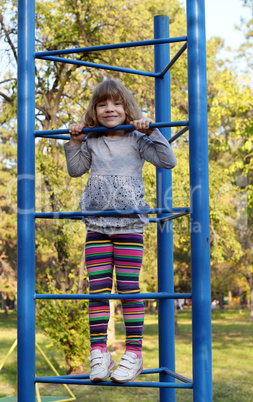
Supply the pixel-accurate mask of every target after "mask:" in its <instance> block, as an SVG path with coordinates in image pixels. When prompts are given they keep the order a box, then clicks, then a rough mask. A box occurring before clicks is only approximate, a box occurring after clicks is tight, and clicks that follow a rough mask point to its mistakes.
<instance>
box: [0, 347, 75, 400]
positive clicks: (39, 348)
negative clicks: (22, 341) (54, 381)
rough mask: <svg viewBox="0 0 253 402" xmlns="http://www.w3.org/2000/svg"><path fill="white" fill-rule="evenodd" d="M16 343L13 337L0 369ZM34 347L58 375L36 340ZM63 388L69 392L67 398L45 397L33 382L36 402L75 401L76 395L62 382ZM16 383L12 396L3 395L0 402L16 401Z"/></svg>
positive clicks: (56, 373)
mask: <svg viewBox="0 0 253 402" xmlns="http://www.w3.org/2000/svg"><path fill="white" fill-rule="evenodd" d="M17 344H18V340H17V339H15V341H14V342H13V344H12V346H11V347H10V349H9V351H8V353H7V355H6V356H5V358H4V360H3V361H2V363H1V364H0V371H1V370H2V368H3V367H4V365H5V363H6V362H7V360H8V358H9V357H10V356H11V354H12V353H13V352H14V350H15V349H16V347H17ZM35 347H36V349H37V350H38V352H39V353H40V355H41V357H42V358H43V359H44V361H45V362H46V363H47V365H48V366H49V368H50V369H51V370H52V371H53V373H54V374H55V375H56V376H60V374H59V373H58V371H57V370H56V368H55V367H54V365H53V364H52V363H51V362H50V360H49V359H48V357H47V356H46V354H45V353H44V352H43V350H42V349H41V347H40V346H39V345H38V344H37V342H35ZM63 386H64V388H65V389H66V391H67V392H68V394H69V398H66V397H65V398H63V397H51V396H50V397H47V396H41V395H40V391H39V386H38V384H37V383H36V384H35V394H36V398H37V402H71V401H75V400H76V397H75V395H74V394H73V392H72V391H71V389H70V388H69V387H68V386H67V385H66V384H63ZM16 395H17V385H16V388H15V395H14V396H10V397H5V398H0V401H1V402H16V401H17V396H16Z"/></svg>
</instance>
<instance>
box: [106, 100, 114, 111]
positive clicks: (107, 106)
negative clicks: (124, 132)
mask: <svg viewBox="0 0 253 402" xmlns="http://www.w3.org/2000/svg"><path fill="white" fill-rule="evenodd" d="M113 106H114V104H113V103H112V102H110V101H109V102H107V103H106V111H107V112H108V111H111V110H113V109H114V108H113Z"/></svg>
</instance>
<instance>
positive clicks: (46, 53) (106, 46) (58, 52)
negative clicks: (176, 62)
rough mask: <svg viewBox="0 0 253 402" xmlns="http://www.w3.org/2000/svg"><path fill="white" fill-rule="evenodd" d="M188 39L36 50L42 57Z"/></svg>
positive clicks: (37, 55)
mask: <svg viewBox="0 0 253 402" xmlns="http://www.w3.org/2000/svg"><path fill="white" fill-rule="evenodd" d="M186 40H187V36H178V37H175V38H161V39H150V40H142V41H135V42H125V43H112V44H110V45H99V46H90V47H82V48H74V49H65V50H64V49H63V50H50V51H48V52H36V53H35V57H36V58H40V57H43V56H49V55H50V56H53V55H60V54H73V53H89V52H96V51H101V50H109V49H111V50H112V49H124V48H126V47H140V46H151V45H159V44H163V43H177V42H185V41H186Z"/></svg>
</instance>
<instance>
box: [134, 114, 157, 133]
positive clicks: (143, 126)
mask: <svg viewBox="0 0 253 402" xmlns="http://www.w3.org/2000/svg"><path fill="white" fill-rule="evenodd" d="M151 123H154V122H153V120H152V119H149V118H147V117H143V118H142V119H139V120H133V121H130V124H133V126H134V128H135V129H136V130H138V131H140V132H141V133H144V134H146V135H150V134H151V133H152V132H153V131H154V129H153V128H149V125H150V124H151Z"/></svg>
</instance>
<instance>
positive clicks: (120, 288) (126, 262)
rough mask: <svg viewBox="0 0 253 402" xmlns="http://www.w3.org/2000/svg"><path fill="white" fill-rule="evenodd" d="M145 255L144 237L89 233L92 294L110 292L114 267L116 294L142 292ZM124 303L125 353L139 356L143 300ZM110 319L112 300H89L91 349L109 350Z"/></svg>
mask: <svg viewBox="0 0 253 402" xmlns="http://www.w3.org/2000/svg"><path fill="white" fill-rule="evenodd" d="M142 256H143V235H142V234H138V233H137V234H123V235H121V234H120V235H119V234H116V235H105V234H101V233H93V232H88V233H87V238H86V245H85V259H86V267H87V271H88V276H89V287H90V293H91V294H98V293H111V290H112V281H113V267H114V266H115V271H116V282H117V292H118V293H119V294H124V293H133V294H134V293H140V288H139V275H140V269H141V264H142ZM121 303H122V310H123V317H124V322H125V328H126V350H128V351H132V352H135V353H136V354H137V355H140V354H141V349H142V331H143V322H144V304H143V301H142V300H140V299H131V300H129V299H127V300H124V299H123V300H121ZM109 318H110V306H109V300H90V301H89V324H90V341H91V349H100V350H102V351H105V350H106V343H107V327H108V321H109Z"/></svg>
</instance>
